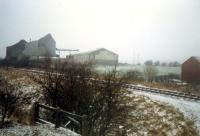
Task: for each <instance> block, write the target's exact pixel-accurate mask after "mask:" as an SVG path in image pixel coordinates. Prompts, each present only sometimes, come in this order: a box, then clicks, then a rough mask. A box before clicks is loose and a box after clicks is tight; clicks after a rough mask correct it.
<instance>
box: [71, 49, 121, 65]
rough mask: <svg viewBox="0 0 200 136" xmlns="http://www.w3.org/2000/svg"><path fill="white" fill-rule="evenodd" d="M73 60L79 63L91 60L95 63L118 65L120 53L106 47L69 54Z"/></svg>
mask: <svg viewBox="0 0 200 136" xmlns="http://www.w3.org/2000/svg"><path fill="white" fill-rule="evenodd" d="M68 57H70V59H71V60H73V61H74V62H78V63H86V62H91V63H93V64H105V65H116V64H117V63H118V54H116V53H114V52H112V51H109V50H107V49H105V48H100V49H96V50H92V51H88V52H83V53H78V54H73V55H70V56H68Z"/></svg>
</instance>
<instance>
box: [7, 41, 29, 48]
mask: <svg viewBox="0 0 200 136" xmlns="http://www.w3.org/2000/svg"><path fill="white" fill-rule="evenodd" d="M26 43H27V42H26V41H25V40H20V41H19V42H18V43H16V44H13V45H11V46H8V47H7V48H12V47H14V46H15V47H18V46H25V44H26Z"/></svg>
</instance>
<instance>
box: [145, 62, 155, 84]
mask: <svg viewBox="0 0 200 136" xmlns="http://www.w3.org/2000/svg"><path fill="white" fill-rule="evenodd" d="M157 73H158V70H157V69H156V67H155V66H150V65H146V66H144V78H145V79H146V81H148V82H152V81H153V80H154V78H155V77H156V75H157Z"/></svg>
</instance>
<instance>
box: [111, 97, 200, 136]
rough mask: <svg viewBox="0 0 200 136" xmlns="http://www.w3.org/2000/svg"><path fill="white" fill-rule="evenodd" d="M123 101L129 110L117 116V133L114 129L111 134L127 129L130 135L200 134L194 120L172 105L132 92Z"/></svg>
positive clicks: (189, 135) (168, 135)
mask: <svg viewBox="0 0 200 136" xmlns="http://www.w3.org/2000/svg"><path fill="white" fill-rule="evenodd" d="M122 103H123V104H126V105H127V106H128V110H127V111H126V112H124V115H122V116H120V117H119V118H116V120H115V121H114V122H117V124H118V125H116V128H115V134H113V131H112V134H111V135H119V134H121V133H122V132H123V130H125V131H126V134H125V135H128V136H143V135H148V136H173V135H176V136H177V135H178V136H199V131H198V130H197V128H196V127H195V124H194V121H192V120H189V119H187V118H185V117H184V115H183V113H181V112H180V111H178V110H177V109H175V108H174V107H172V106H170V105H167V104H165V103H158V102H154V101H152V100H150V99H149V98H147V97H143V96H135V95H132V94H129V95H127V96H125V97H124V99H123V101H122ZM119 126H123V128H121V129H120V127H119Z"/></svg>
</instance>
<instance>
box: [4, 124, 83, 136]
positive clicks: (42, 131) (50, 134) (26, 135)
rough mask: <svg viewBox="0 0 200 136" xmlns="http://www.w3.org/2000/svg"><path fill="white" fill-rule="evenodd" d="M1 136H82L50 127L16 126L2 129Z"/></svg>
mask: <svg viewBox="0 0 200 136" xmlns="http://www.w3.org/2000/svg"><path fill="white" fill-rule="evenodd" d="M0 136H80V135H78V134H76V133H74V132H72V131H70V130H67V129H62V128H58V129H54V127H53V126H49V125H38V126H24V125H20V124H15V125H14V126H13V127H10V128H7V129H2V130H1V131H0Z"/></svg>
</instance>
